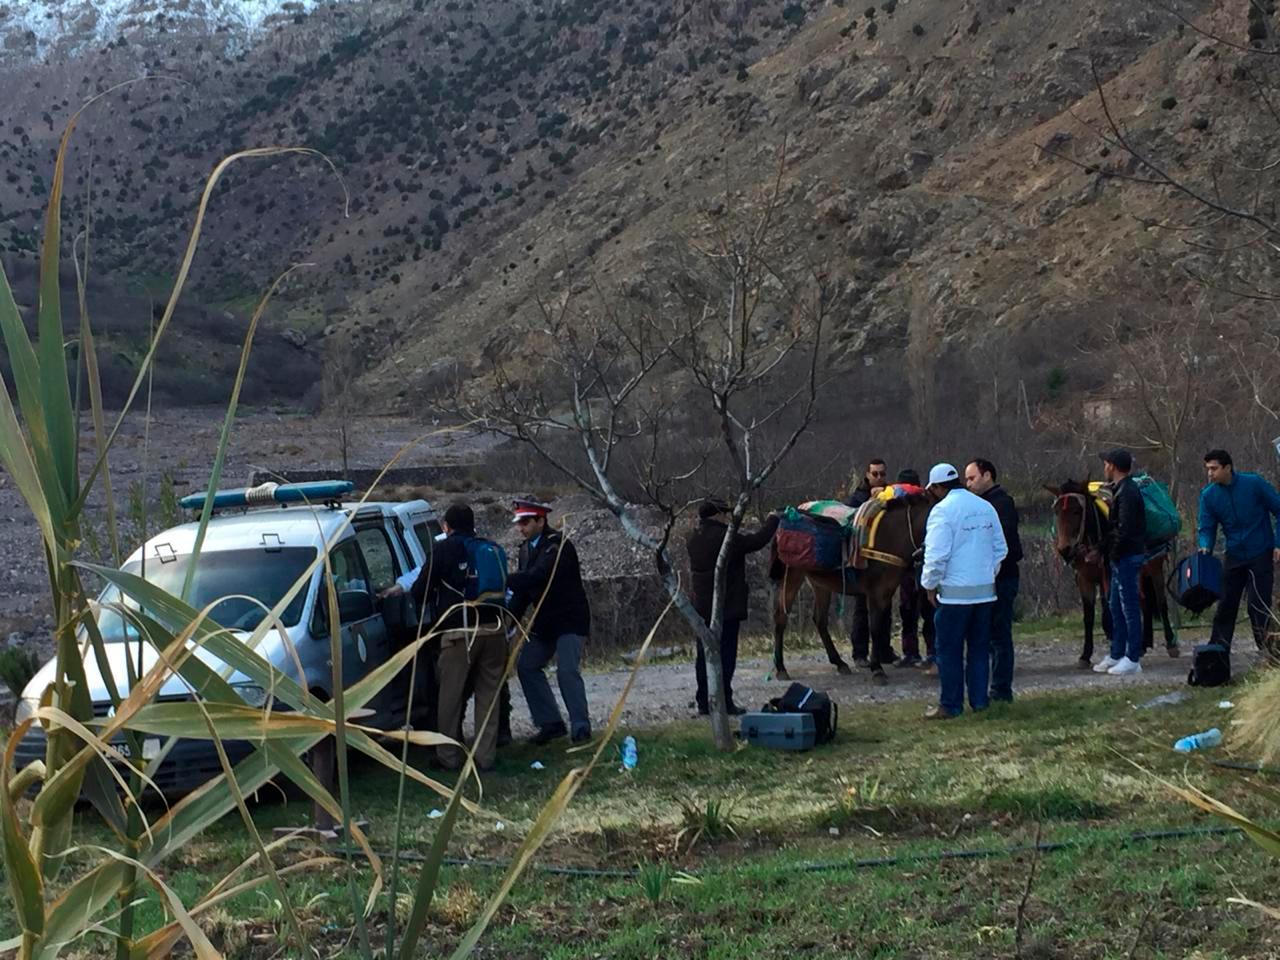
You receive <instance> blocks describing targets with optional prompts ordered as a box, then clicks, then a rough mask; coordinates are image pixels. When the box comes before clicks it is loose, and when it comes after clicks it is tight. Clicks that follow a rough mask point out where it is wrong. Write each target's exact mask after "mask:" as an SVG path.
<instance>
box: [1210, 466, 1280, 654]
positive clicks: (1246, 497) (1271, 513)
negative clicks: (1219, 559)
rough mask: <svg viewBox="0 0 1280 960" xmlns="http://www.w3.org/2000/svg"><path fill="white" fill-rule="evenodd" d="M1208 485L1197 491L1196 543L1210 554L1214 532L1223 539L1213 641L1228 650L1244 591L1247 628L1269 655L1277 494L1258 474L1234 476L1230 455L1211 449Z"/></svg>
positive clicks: (1279, 555)
mask: <svg viewBox="0 0 1280 960" xmlns="http://www.w3.org/2000/svg"><path fill="white" fill-rule="evenodd" d="M1204 467H1205V472H1206V473H1207V474H1208V476H1209V485H1208V486H1207V487H1205V488H1204V489H1203V490H1202V491H1200V522H1199V523H1198V524H1197V530H1196V541H1197V545H1198V546H1199V547H1200V552H1201V553H1212V552H1213V546H1214V542H1215V541H1216V540H1217V536H1218V527H1219V526H1221V527H1222V533H1223V538H1224V539H1225V540H1226V547H1225V551H1224V552H1225V556H1224V558H1223V560H1224V562H1223V566H1224V567H1225V568H1226V571H1225V573H1224V576H1223V585H1222V597H1221V599H1219V600H1218V611H1217V613H1215V614H1214V617H1213V633H1212V640H1213V641H1214V642H1215V643H1221V644H1222V645H1223V646H1225V647H1226V648H1227V649H1228V650H1230V649H1231V640H1232V637H1233V636H1234V634H1235V629H1236V614H1237V613H1238V612H1239V610H1240V598H1241V596H1242V595H1243V594H1244V591H1245V588H1246V587H1247V588H1248V590H1249V623H1250V625H1251V626H1252V627H1253V641H1254V643H1256V644H1257V645H1258V649H1259V650H1267V649H1269V648H1268V644H1267V632H1268V626H1269V625H1270V622H1271V588H1272V585H1273V583H1274V580H1275V564H1276V563H1277V562H1280V530H1277V528H1276V523H1275V518H1280V493H1276V488H1275V487H1273V486H1272V485H1271V484H1269V483H1267V481H1266V480H1264V479H1262V477H1260V476H1258V475H1257V474H1256V473H1237V472H1236V470H1235V467H1234V466H1233V465H1232V463H1231V454H1229V453H1227V451H1225V450H1210V451H1209V452H1208V453H1206V454H1205V455H1204Z"/></svg>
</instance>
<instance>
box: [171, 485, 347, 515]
mask: <svg viewBox="0 0 1280 960" xmlns="http://www.w3.org/2000/svg"><path fill="white" fill-rule="evenodd" d="M352 489H353V485H352V484H351V482H350V481H349V480H315V481H312V482H310V483H262V484H259V485H258V486H256V487H238V488H236V489H235V490H219V491H218V492H217V493H215V494H214V495H213V506H214V509H217V508H219V507H261V506H265V505H268V504H273V503H329V502H331V501H334V500H338V499H340V498H341V497H342V496H343V495H344V494H348V493H350V492H351V491H352ZM208 496H209V492H208V491H207V490H205V491H201V492H200V493H192V494H189V495H188V496H185V497H183V498H182V499H181V500H179V501H178V506H180V507H181V508H182V509H183V510H200V509H202V508H203V507H204V501H205V499H206V498H207V497H208Z"/></svg>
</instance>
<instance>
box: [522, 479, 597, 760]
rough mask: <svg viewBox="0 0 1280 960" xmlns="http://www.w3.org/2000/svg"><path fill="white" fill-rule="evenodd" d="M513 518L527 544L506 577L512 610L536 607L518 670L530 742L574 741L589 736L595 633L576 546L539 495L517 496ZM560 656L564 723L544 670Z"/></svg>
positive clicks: (558, 662) (586, 738)
mask: <svg viewBox="0 0 1280 960" xmlns="http://www.w3.org/2000/svg"><path fill="white" fill-rule="evenodd" d="M513 510H514V514H515V516H514V517H513V522H514V523H515V524H516V527H517V528H518V529H519V531H520V534H521V536H523V537H524V543H523V544H522V545H521V547H520V569H519V571H518V572H516V573H513V574H512V575H511V576H510V578H508V580H507V587H508V589H509V590H510V591H511V606H510V609H511V612H512V614H513V615H514V616H515V618H516V619H517V620H519V619H520V618H521V616H523V614H524V613H525V611H526V610H528V609H529V608H530V607H534V608H535V612H534V616H533V624H532V626H531V627H530V630H529V638H528V639H527V640H526V641H525V645H524V649H522V650H521V651H520V659H519V661H518V662H517V663H516V673H517V674H518V675H519V677H520V687H521V688H522V689H523V690H524V698H525V700H526V701H528V703H529V713H530V715H531V716H532V718H533V724H534V726H535V727H537V728H538V732H537V733H536V734H534V736H533V737H532V739H531V742H532V743H535V744H544V743H549V742H551V741H552V740H555V739H556V738H557V737H563V736H565V734H571V739H572V741H573V742H574V743H581V742H583V741H585V740H589V739H591V714H590V713H589V712H588V710H587V690H586V686H585V684H584V683H583V682H582V670H581V662H582V651H583V648H584V647H585V646H586V643H587V637H588V635H589V634H590V632H591V608H590V606H589V605H588V603H587V591H586V589H585V588H584V587H583V585H582V569H581V567H580V566H579V565H578V551H577V550H575V549H574V546H573V544H572V543H571V542H570V541H568V540H566V539H565V538H564V536H563V534H561V533H560V531H559V530H556V529H554V528H553V527H552V526H551V525H550V524H549V523H548V521H547V515H548V514H549V513H551V508H550V507H549V506H547V505H546V504H545V503H539V502H537V501H536V500H530V499H521V500H516V501H515V503H514V505H513ZM553 657H554V658H555V660H556V679H557V681H558V682H559V686H560V696H561V697H562V698H563V699H564V705H565V709H566V710H567V711H568V713H569V726H568V727H566V726H565V723H564V719H563V718H562V717H561V715H560V708H559V707H558V706H557V705H556V699H555V695H554V694H552V692H551V685H550V684H549V683H547V677H546V674H544V673H543V670H544V669H545V668H546V666H547V664H548V663H550V662H551V659H552V658H553Z"/></svg>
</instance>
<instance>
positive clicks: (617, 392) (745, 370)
mask: <svg viewBox="0 0 1280 960" xmlns="http://www.w3.org/2000/svg"><path fill="white" fill-rule="evenodd" d="M782 192H783V176H782V174H781V171H780V172H779V175H778V177H777V178H776V179H775V180H774V181H773V182H772V183H771V184H770V185H769V186H768V187H767V189H765V190H764V191H763V192H762V194H761V195H759V196H758V197H755V198H752V199H750V200H747V201H741V202H740V203H739V204H738V205H735V206H732V207H731V206H730V204H731V203H732V198H733V194H732V193H730V194H727V195H726V199H725V202H724V203H721V204H719V205H717V206H716V208H715V209H714V210H712V211H709V212H707V213H706V214H705V216H704V217H703V218H702V225H701V226H702V229H701V231H700V232H699V234H698V235H697V236H696V237H694V238H685V239H684V240H682V241H680V242H676V243H673V244H672V245H671V246H670V248H669V255H668V256H666V257H664V258H662V259H661V261H660V262H657V263H654V264H653V265H652V269H651V270H650V271H649V274H648V275H647V276H645V277H642V278H640V279H638V280H635V281H633V282H628V283H627V284H625V285H624V286H623V287H622V288H621V290H619V291H613V290H607V289H606V288H605V287H604V286H603V285H602V284H600V283H597V282H594V281H592V282H587V283H583V282H581V281H579V283H578V284H577V286H576V287H573V288H571V289H577V290H578V292H577V293H576V294H575V293H570V292H562V293H560V294H559V295H556V296H548V297H544V298H540V299H539V301H538V307H539V312H538V319H539V321H540V323H539V327H538V329H537V330H536V331H534V332H533V334H532V335H531V336H530V337H528V338H527V346H526V347H525V348H524V349H521V350H520V351H518V353H519V355H520V356H519V358H518V359H517V360H514V361H512V360H496V361H495V362H494V366H493V369H492V375H491V377H490V378H489V379H488V382H487V385H486V387H485V388H484V389H482V390H479V391H476V390H472V392H471V393H470V394H467V393H466V392H465V391H464V389H463V388H461V387H460V389H459V392H458V393H457V394H456V395H455V397H454V401H453V403H452V410H451V412H453V413H457V414H462V415H465V416H467V417H468V418H474V419H477V420H479V421H481V422H482V423H484V424H485V425H486V426H487V427H488V428H489V429H491V430H493V431H496V432H497V433H500V434H502V435H505V436H508V437H511V438H514V439H516V440H518V441H520V442H523V443H526V444H528V445H529V446H530V447H532V449H534V450H535V451H537V453H538V455H539V456H541V457H542V458H543V459H544V460H545V461H546V462H547V463H549V464H551V465H552V466H553V467H555V469H557V470H558V471H559V472H561V473H562V474H563V475H564V476H566V477H568V478H569V479H570V480H572V481H573V483H574V484H576V485H577V486H578V487H579V488H581V489H582V490H584V491H586V492H587V493H588V494H590V495H591V496H592V497H593V498H594V499H595V500H596V501H597V502H599V503H600V504H602V505H603V506H605V507H606V508H607V509H608V510H609V511H610V512H611V513H612V514H613V515H614V516H615V517H616V518H617V520H618V522H619V524H620V525H621V527H622V529H623V530H624V531H625V533H626V535H627V536H628V537H629V538H631V539H632V540H633V541H635V542H636V543H638V544H640V545H641V546H642V547H644V548H645V549H646V550H647V551H649V552H650V553H651V554H652V556H653V560H654V564H655V567H656V569H657V573H658V576H659V578H660V579H661V581H662V583H663V586H664V588H665V589H666V592H667V594H668V595H669V596H670V598H671V600H672V602H673V603H674V605H675V607H676V608H677V609H678V610H679V611H680V613H681V614H682V615H683V616H684V618H685V620H686V621H688V623H689V626H690V628H691V629H692V630H693V632H694V634H695V635H696V636H697V637H698V639H699V640H700V641H701V643H702V644H703V647H704V649H705V650H706V654H707V674H708V687H709V694H710V703H711V726H712V731H713V735H714V739H715V743H716V745H717V747H719V748H720V749H726V750H727V749H730V748H731V747H732V745H733V740H732V734H731V731H730V728H729V721H728V716H727V713H726V706H727V705H726V703H725V702H724V697H723V679H722V676H721V670H720V634H721V629H722V626H723V620H724V598H725V584H726V579H727V573H728V560H729V556H730V551H731V545H732V541H733V539H734V537H735V535H736V533H737V531H738V530H739V528H740V527H741V525H742V522H743V517H744V515H745V513H746V510H747V507H748V505H749V503H750V502H751V500H752V498H753V496H755V495H756V494H757V493H758V492H759V491H760V489H761V488H762V487H763V485H764V484H765V483H766V481H768V479H769V477H770V476H771V475H772V474H773V473H774V471H775V470H776V469H777V468H778V466H779V464H781V463H782V461H783V460H784V458H786V456H787V455H788V454H789V453H790V452H791V450H792V449H793V448H794V447H795V445H796V443H797V441H798V440H799V439H800V438H801V436H803V434H804V433H805V431H806V430H807V429H808V427H809V426H810V424H811V423H812V422H813V419H814V416H815V414H816V410H817V405H818V394H819V386H820V359H821V344H822V333H823V328H824V325H825V323H826V320H827V318H828V317H829V315H830V313H831V311H832V309H833V307H834V305H835V298H836V294H835V293H834V292H833V291H835V290H836V289H838V288H839V286H838V284H835V283H832V282H830V281H829V280H828V277H827V276H826V274H825V273H824V272H823V271H822V270H821V269H817V268H814V267H813V266H812V265H809V264H806V265H802V266H792V265H788V264H790V263H791V258H792V257H793V256H794V252H793V251H791V250H789V249H787V246H786V239H787V237H786V230H785V229H784V227H783V223H782V220H781V211H782V204H781V197H782ZM569 282H571V281H569ZM517 364H518V366H517ZM566 440H567V441H568V442H565V441H566ZM713 483H714V484H716V485H717V486H719V485H721V484H722V485H723V486H720V491H721V492H728V493H729V496H728V497H727V499H728V500H729V502H730V504H731V506H732V512H731V515H730V520H729V523H728V533H727V535H726V536H725V539H724V543H723V545H722V547H721V550H720V554H719V557H718V560H717V564H716V575H715V591H714V597H713V602H712V615H711V618H710V622H709V623H708V622H704V621H703V619H702V617H701V616H699V614H698V613H697V611H696V610H695V609H694V606H693V603H692V602H691V600H690V597H689V595H688V592H687V590H686V589H685V586H684V584H683V583H682V582H681V578H680V575H679V573H678V571H677V567H676V563H675V562H674V560H673V558H672V551H671V540H672V534H673V531H674V530H675V527H676V525H677V523H678V521H679V520H680V518H681V517H682V516H683V515H684V514H685V513H686V512H687V510H688V508H689V506H690V505H691V504H692V503H693V502H695V500H696V499H697V498H698V497H697V494H698V492H699V490H700V489H701V491H702V492H703V493H705V492H707V490H708V487H709V485H710V484H713ZM655 516H656V517H657V518H658V520H657V522H656V523H655V522H653V518H654V517H655Z"/></svg>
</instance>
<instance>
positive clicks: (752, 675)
mask: <svg viewBox="0 0 1280 960" xmlns="http://www.w3.org/2000/svg"><path fill="white" fill-rule="evenodd" d="M1245 632H1246V633H1247V629H1246V631H1245ZM1181 639H1182V645H1183V651H1184V652H1183V656H1181V657H1179V658H1177V659H1172V658H1170V657H1168V656H1167V655H1166V654H1165V651H1164V650H1162V649H1157V650H1155V651H1153V652H1152V653H1151V654H1149V655H1148V656H1146V657H1144V658H1143V661H1142V665H1143V671H1142V674H1141V676H1138V677H1134V678H1124V679H1121V678H1118V677H1111V676H1107V675H1106V674H1097V673H1094V672H1093V671H1091V670H1080V669H1079V668H1077V666H1076V658H1077V657H1078V656H1079V654H1080V651H1079V646H1078V644H1077V641H1076V640H1075V639H1070V640H1067V639H1064V638H1052V637H1050V638H1043V639H1039V638H1037V639H1035V640H1029V641H1025V642H1020V643H1019V645H1018V649H1017V664H1016V667H1015V673H1014V683H1013V687H1014V696H1028V695H1034V694H1037V693H1042V692H1046V691H1052V690H1078V689H1086V688H1089V689H1096V690H1099V691H1104V690H1115V689H1116V688H1121V689H1126V690H1132V691H1133V693H1134V699H1135V702H1138V703H1141V702H1143V701H1146V700H1149V699H1150V698H1151V697H1153V696H1156V695H1157V694H1159V693H1162V692H1165V691H1169V690H1175V689H1184V688H1185V687H1186V682H1187V671H1188V670H1189V669H1190V668H1191V659H1190V649H1191V646H1192V645H1193V644H1194V643H1198V642H1202V638H1200V637H1198V636H1195V635H1193V634H1192V633H1191V631H1184V633H1183V634H1182V637H1181ZM1238 639H1239V638H1238ZM1244 639H1245V640H1246V641H1247V637H1246V638H1244ZM1244 646H1245V644H1243V643H1241V644H1238V645H1237V649H1236V653H1235V656H1234V658H1233V659H1234V663H1233V666H1234V668H1235V670H1236V672H1237V673H1241V674H1242V673H1244V672H1245V671H1246V670H1248V669H1249V668H1251V667H1252V666H1253V664H1254V663H1255V662H1256V659H1257V658H1256V654H1255V652H1254V651H1252V650H1248V651H1245V650H1244ZM770 665H771V664H770V659H769V658H761V657H757V658H751V659H745V660H741V661H739V663H738V670H737V675H736V677H735V680H734V699H736V700H737V701H738V703H739V704H740V705H742V706H744V707H747V708H748V709H752V708H757V707H759V706H760V705H761V704H763V703H764V702H765V701H767V700H769V699H771V698H773V697H776V696H779V695H780V694H781V693H782V691H783V690H785V689H786V686H787V685H786V684H785V683H782V682H779V681H777V680H771V679H769V677H768V673H769V667H770ZM787 669H788V671H789V672H790V674H791V679H792V680H794V681H799V682H800V683H805V684H809V685H810V686H813V687H816V688H817V689H819V690H824V691H826V692H827V693H829V694H830V695H831V697H832V699H833V700H835V701H836V703H838V704H840V705H841V707H844V708H846V709H847V707H848V705H850V704H873V703H894V702H898V701H902V700H910V701H916V702H918V703H919V704H920V710H921V712H922V713H923V711H924V708H925V707H926V706H928V705H929V704H932V703H936V702H937V696H938V680H937V677H930V676H925V675H924V674H922V673H921V672H920V671H918V670H910V669H895V668H894V667H889V668H888V670H887V671H886V672H887V673H888V675H889V684H888V686H876V685H873V684H872V683H871V681H870V678H869V676H868V674H867V672H866V671H865V670H861V671H855V673H854V674H853V675H852V676H840V675H839V674H837V673H836V671H835V668H834V667H832V666H831V665H830V664H828V663H827V660H826V655H825V654H823V653H822V652H821V651H798V652H796V653H794V654H791V655H789V656H788V657H787ZM629 675H630V670H629V668H623V667H619V668H617V669H604V670H600V671H597V672H593V673H588V674H587V676H586V678H585V679H586V685H587V701H588V703H589V704H590V705H591V714H592V722H593V724H594V725H595V726H596V728H597V729H601V728H603V726H604V724H605V722H606V721H607V718H608V714H609V711H610V710H611V709H612V707H613V704H614V703H616V702H617V699H618V697H619V696H620V695H621V694H622V689H623V687H624V686H625V685H626V682H627V677H628V676H629ZM551 681H552V688H553V689H554V687H555V678H554V674H553V675H552V678H551ZM693 691H694V679H693V664H692V663H691V662H687V661H686V662H680V663H655V664H652V665H648V666H644V667H641V669H640V673H639V676H638V677H637V678H636V683H635V686H634V687H633V688H632V691H631V696H630V697H629V698H628V700H627V705H626V707H625V708H624V710H623V715H622V723H623V725H624V726H628V727H633V728H634V727H646V726H659V725H661V724H664V723H670V722H671V721H672V720H682V719H688V718H692V717H695V716H696V715H697V714H696V712H695V711H694V709H693ZM512 697H513V700H514V701H515V704H514V713H513V716H512V720H513V727H514V732H515V733H516V735H517V736H519V735H520V734H521V733H528V732H530V731H531V730H532V727H531V726H530V724H529V713H528V710H527V709H526V708H525V705H524V698H523V696H521V694H520V690H519V684H518V683H513V684H512ZM848 716H849V715H848V714H846V717H848Z"/></svg>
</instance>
